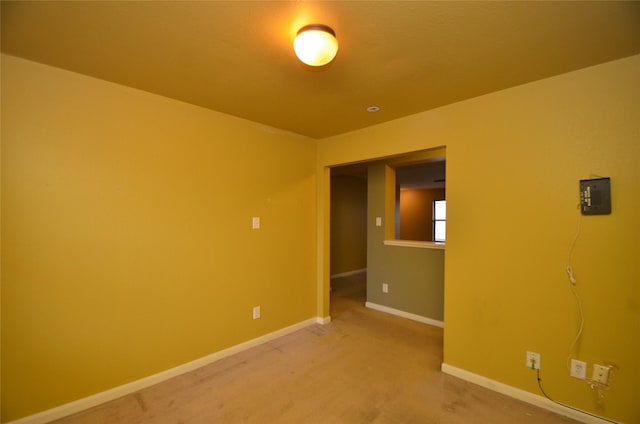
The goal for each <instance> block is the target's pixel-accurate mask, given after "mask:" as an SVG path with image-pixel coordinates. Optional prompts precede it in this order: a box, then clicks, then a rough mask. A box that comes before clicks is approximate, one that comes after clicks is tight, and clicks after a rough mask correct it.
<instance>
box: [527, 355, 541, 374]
mask: <svg viewBox="0 0 640 424" xmlns="http://www.w3.org/2000/svg"><path fill="white" fill-rule="evenodd" d="M527 368H530V369H534V370H539V369H540V354H539V353H536V352H527Z"/></svg>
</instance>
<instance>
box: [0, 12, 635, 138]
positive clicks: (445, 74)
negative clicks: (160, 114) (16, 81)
mask: <svg viewBox="0 0 640 424" xmlns="http://www.w3.org/2000/svg"><path fill="white" fill-rule="evenodd" d="M1 12H2V51H3V52H5V53H8V54H11V55H15V56H20V57H24V58H26V59H31V60H34V61H38V62H42V63H45V64H49V65H53V66H57V67H60V68H64V69H68V70H72V71H75V72H79V73H82V74H86V75H91V76H94V77H97V78H101V79H104V80H108V81H113V82H116V83H119V84H123V85H127V86H131V87H135V88H139V89H141V90H145V91H149V92H152V93H157V94H160V95H163V96H167V97H171V98H174V99H178V100H182V101H185V102H188V103H192V104H195V105H199V106H203V107H206V108H209V109H213V110H216V111H220V112H223V113H228V114H231V115H235V116H238V117H242V118H246V119H249V120H252V121H256V122H260V123H263V124H266V125H270V126H273V127H276V128H280V129H283V130H287V131H291V132H294V133H298V134H303V135H306V136H309V137H313V138H324V137H327V136H331V135H335V134H340V133H344V132H348V131H352V130H355V129H358V128H362V127H366V126H369V125H373V124H376V123H379V122H384V121H388V120H391V119H395V118H398V117H401V116H406V115H410V114H413V113H417V112H421V111H424V110H428V109H432V108H435V107H438V106H442V105H446V104H450V103H453V102H457V101H460V100H463V99H467V98H471V97H475V96H478V95H482V94H486V93H489V92H493V91H497V90H501V89H505V88H508V87H512V86H515V85H519V84H523V83H526V82H530V81H534V80H538V79H542V78H546V77H549V76H553V75H557V74H561V73H565V72H568V71H572V70H576V69H580V68H584V67H587V66H591V65H595V64H598V63H602V62H606V61H610V60H614V59H618V58H622V57H626V56H630V55H634V54H638V53H640V2H609V1H607V2H591V1H589V2H579V1H570V2H451V1H446V2H436V1H424V2H423V1H409V2H396V1H394V2H391V1H336V2H302V1H295V2H290V1H277V2H272V1H258V2H246V1H224V2H213V1H197V2H190V1H180V2H155V1H148V2H114V1H109V2H99V1H87V2H83V1H76V2H55V1H45V2H32V1H29V2H26V1H20V2H11V1H2V11H1ZM309 23H324V24H327V25H329V26H331V27H333V29H334V30H335V31H336V34H337V37H338V40H339V42H340V50H339V51H338V55H337V57H336V59H335V61H334V62H333V63H332V64H330V65H328V66H327V67H325V68H323V69H320V70H317V69H310V68H308V67H306V66H304V65H302V64H300V63H299V62H298V61H297V59H296V58H295V56H294V54H293V49H292V42H293V38H294V36H295V33H296V31H297V30H298V28H300V27H301V26H303V25H305V24H309ZM370 105H377V106H379V107H380V108H381V110H380V111H379V112H377V113H368V112H366V108H367V107H368V106H370Z"/></svg>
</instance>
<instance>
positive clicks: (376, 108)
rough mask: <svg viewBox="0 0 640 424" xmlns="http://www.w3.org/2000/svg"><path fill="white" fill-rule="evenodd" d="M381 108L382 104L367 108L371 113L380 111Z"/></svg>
mask: <svg viewBox="0 0 640 424" xmlns="http://www.w3.org/2000/svg"><path fill="white" fill-rule="evenodd" d="M379 110H380V106H369V107H368V108H367V112H371V113H374V112H378V111H379Z"/></svg>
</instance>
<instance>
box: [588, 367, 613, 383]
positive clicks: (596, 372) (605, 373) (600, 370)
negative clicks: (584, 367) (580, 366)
mask: <svg viewBox="0 0 640 424" xmlns="http://www.w3.org/2000/svg"><path fill="white" fill-rule="evenodd" d="M591 378H592V380H593V381H596V382H598V383H600V384H604V385H605V386H606V385H608V384H609V367H607V366H605V365H598V364H593V376H592V377H591Z"/></svg>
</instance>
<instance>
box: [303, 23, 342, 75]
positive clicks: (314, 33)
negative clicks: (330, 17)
mask: <svg viewBox="0 0 640 424" xmlns="http://www.w3.org/2000/svg"><path fill="white" fill-rule="evenodd" d="M293 49H294V50H295V52H296V56H298V59H300V60H301V61H302V62H303V63H306V64H307V65H310V66H323V65H326V64H327V63H329V62H331V61H332V60H333V58H334V57H336V53H338V40H337V39H336V33H335V32H334V31H333V30H332V29H331V28H329V27H328V26H326V25H322V24H311V25H305V26H303V27H302V28H300V30H299V31H298V34H297V35H296V39H295V40H294V41H293Z"/></svg>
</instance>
